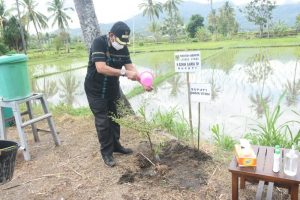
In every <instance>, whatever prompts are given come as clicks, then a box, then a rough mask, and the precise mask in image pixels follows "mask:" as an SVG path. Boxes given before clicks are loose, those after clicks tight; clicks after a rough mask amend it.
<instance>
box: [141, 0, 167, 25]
mask: <svg viewBox="0 0 300 200" xmlns="http://www.w3.org/2000/svg"><path fill="white" fill-rule="evenodd" d="M139 8H140V9H143V16H145V15H147V16H148V17H149V19H150V21H155V18H157V19H159V14H160V13H162V12H163V6H162V4H161V3H160V2H154V1H153V0H144V2H143V3H140V4H139Z"/></svg>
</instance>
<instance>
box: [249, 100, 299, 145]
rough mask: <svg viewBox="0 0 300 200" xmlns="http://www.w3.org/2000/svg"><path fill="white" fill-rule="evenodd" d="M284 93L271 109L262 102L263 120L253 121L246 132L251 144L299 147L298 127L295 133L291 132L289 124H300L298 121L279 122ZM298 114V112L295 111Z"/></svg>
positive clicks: (282, 112) (281, 114)
mask: <svg viewBox="0 0 300 200" xmlns="http://www.w3.org/2000/svg"><path fill="white" fill-rule="evenodd" d="M283 97H284V94H283V95H281V97H280V98H279V100H278V103H277V104H276V105H275V107H274V108H273V109H271V108H269V106H268V105H267V104H266V103H264V104H263V109H264V113H263V114H264V115H263V119H264V122H259V121H255V124H254V126H253V127H252V128H251V132H250V133H248V134H246V138H248V139H250V140H251V141H252V143H253V144H259V145H264V146H275V145H279V146H281V147H285V148H291V147H292V145H295V146H296V147H297V148H298V149H299V141H300V129H299V130H298V132H297V133H292V132H291V129H290V125H291V124H292V123H294V124H298V125H299V124H300V121H296V120H292V121H291V120H290V121H285V122H283V123H280V121H281V120H280V119H281V117H282V116H283V114H284V112H285V111H282V110H281V105H280V103H281V101H282V99H283ZM296 114H297V115H299V114H298V113H296Z"/></svg>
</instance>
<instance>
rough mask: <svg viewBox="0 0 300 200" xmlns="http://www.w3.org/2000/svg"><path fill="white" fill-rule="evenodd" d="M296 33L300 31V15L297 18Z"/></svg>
mask: <svg viewBox="0 0 300 200" xmlns="http://www.w3.org/2000/svg"><path fill="white" fill-rule="evenodd" d="M296 31H297V32H299V31H300V14H299V15H298V16H297V17H296Z"/></svg>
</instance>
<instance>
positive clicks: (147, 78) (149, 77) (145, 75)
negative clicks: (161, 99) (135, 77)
mask: <svg viewBox="0 0 300 200" xmlns="http://www.w3.org/2000/svg"><path fill="white" fill-rule="evenodd" d="M153 79H154V77H153V74H152V73H151V72H149V71H144V72H142V73H141V74H140V82H141V84H142V85H143V86H146V87H151V86H152V84H153Z"/></svg>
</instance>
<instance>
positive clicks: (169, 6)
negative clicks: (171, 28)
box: [163, 0, 182, 15]
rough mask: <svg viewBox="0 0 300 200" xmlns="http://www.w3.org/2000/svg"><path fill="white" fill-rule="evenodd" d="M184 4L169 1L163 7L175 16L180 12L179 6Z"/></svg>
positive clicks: (180, 0)
mask: <svg viewBox="0 0 300 200" xmlns="http://www.w3.org/2000/svg"><path fill="white" fill-rule="evenodd" d="M181 3H182V0H167V1H166V2H165V3H164V5H163V7H164V10H165V11H166V12H167V13H169V14H171V15H172V14H173V13H174V14H175V13H176V12H178V11H179V10H178V6H179V5H180V4H181Z"/></svg>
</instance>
